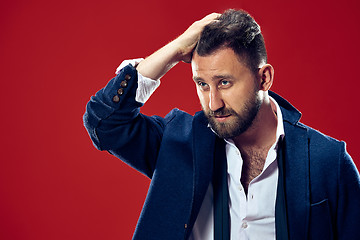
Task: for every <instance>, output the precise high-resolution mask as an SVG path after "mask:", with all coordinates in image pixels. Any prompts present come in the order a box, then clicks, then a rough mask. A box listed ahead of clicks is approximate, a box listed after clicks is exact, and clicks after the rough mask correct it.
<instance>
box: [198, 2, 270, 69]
mask: <svg viewBox="0 0 360 240" xmlns="http://www.w3.org/2000/svg"><path fill="white" fill-rule="evenodd" d="M221 47H229V48H231V49H232V50H233V51H234V52H235V53H236V54H237V55H238V56H239V57H240V58H241V59H242V60H245V63H246V64H247V66H248V67H249V68H250V70H251V71H253V72H254V73H257V71H258V68H259V67H261V66H262V65H263V64H265V63H267V53H266V48H265V42H264V38H263V36H262V34H261V31H260V26H259V25H258V24H257V23H256V22H255V20H254V19H253V18H252V17H251V16H250V15H249V14H248V13H246V12H245V11H243V10H233V9H230V10H227V11H225V12H224V13H223V14H221V16H220V17H219V18H218V20H217V21H215V22H212V23H211V24H208V25H207V26H206V27H205V28H204V30H203V31H202V33H201V35H200V39H199V41H198V44H197V46H196V48H195V52H196V53H197V54H198V55H199V56H205V55H209V54H211V53H213V52H214V51H215V50H217V49H219V48H221Z"/></svg>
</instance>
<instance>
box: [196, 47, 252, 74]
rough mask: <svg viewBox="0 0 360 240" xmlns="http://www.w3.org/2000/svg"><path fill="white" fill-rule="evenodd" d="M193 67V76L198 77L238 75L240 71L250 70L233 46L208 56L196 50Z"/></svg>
mask: <svg viewBox="0 0 360 240" xmlns="http://www.w3.org/2000/svg"><path fill="white" fill-rule="evenodd" d="M191 69H192V73H193V77H196V78H198V77H200V78H203V77H204V78H206V77H211V76H213V75H219V74H220V75H221V74H227V75H229V74H231V75H236V74H239V72H244V71H245V72H248V71H249V69H248V67H247V66H246V65H245V63H244V61H242V60H241V58H240V57H239V56H238V55H236V53H235V52H234V51H233V50H232V49H231V48H220V49H218V50H216V51H215V52H213V53H212V54H209V55H206V56H199V55H198V54H197V53H196V52H194V55H193V58H192V60H191Z"/></svg>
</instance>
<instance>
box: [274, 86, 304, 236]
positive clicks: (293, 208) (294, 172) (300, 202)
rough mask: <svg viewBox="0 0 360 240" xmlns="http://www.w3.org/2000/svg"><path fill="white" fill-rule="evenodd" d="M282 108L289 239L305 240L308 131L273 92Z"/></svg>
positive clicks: (295, 113) (293, 109)
mask: <svg viewBox="0 0 360 240" xmlns="http://www.w3.org/2000/svg"><path fill="white" fill-rule="evenodd" d="M270 96H272V97H273V98H274V99H275V100H276V101H277V103H278V104H279V105H280V108H281V112H282V115H283V122H284V131H285V137H284V151H285V152H284V153H283V154H284V155H283V156H284V158H285V159H284V161H283V163H284V166H283V167H284V173H283V174H284V177H285V182H284V184H285V198H286V208H287V219H288V222H287V223H288V232H289V238H290V239H299V240H305V239H307V235H308V225H309V214H310V191H309V187H310V181H309V179H310V171H309V146H308V145H309V144H308V135H307V129H306V128H304V127H303V126H302V125H301V124H299V123H298V122H299V120H300V117H301V113H300V112H299V111H297V110H296V109H295V108H294V107H293V106H292V105H291V104H290V103H289V102H287V101H286V100H285V99H283V98H281V97H280V96H278V95H276V94H275V93H273V92H270Z"/></svg>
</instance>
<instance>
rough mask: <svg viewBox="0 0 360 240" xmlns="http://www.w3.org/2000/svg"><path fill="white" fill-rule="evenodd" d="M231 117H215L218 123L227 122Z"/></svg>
mask: <svg viewBox="0 0 360 240" xmlns="http://www.w3.org/2000/svg"><path fill="white" fill-rule="evenodd" d="M229 117H230V115H229V116H225V117H215V119H216V120H217V121H218V122H225V121H226V120H227V119H228V118H229Z"/></svg>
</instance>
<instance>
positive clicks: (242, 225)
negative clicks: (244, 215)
mask: <svg viewBox="0 0 360 240" xmlns="http://www.w3.org/2000/svg"><path fill="white" fill-rule="evenodd" d="M241 227H242V228H244V229H245V228H247V227H248V224H247V222H246V221H244V222H243V223H242V224H241Z"/></svg>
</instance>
